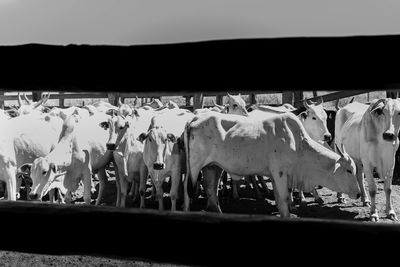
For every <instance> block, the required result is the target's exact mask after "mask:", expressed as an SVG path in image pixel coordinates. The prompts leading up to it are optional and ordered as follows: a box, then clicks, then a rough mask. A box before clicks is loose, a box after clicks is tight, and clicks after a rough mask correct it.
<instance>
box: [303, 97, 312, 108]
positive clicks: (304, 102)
mask: <svg viewBox="0 0 400 267" xmlns="http://www.w3.org/2000/svg"><path fill="white" fill-rule="evenodd" d="M303 106H304V107H305V108H306V109H309V108H310V106H309V105H308V103H307V99H304V100H303Z"/></svg>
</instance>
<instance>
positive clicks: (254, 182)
mask: <svg viewBox="0 0 400 267" xmlns="http://www.w3.org/2000/svg"><path fill="white" fill-rule="evenodd" d="M248 178H250V181H251V183H252V184H253V187H254V191H255V192H256V199H257V200H258V201H264V200H265V199H264V197H263V195H262V194H261V192H260V189H259V188H258V183H257V181H256V176H255V175H250V176H248Z"/></svg>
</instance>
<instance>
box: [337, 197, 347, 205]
mask: <svg viewBox="0 0 400 267" xmlns="http://www.w3.org/2000/svg"><path fill="white" fill-rule="evenodd" d="M337 202H338V203H341V204H346V199H345V198H344V197H340V198H338V200H337Z"/></svg>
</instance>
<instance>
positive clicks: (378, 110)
mask: <svg viewBox="0 0 400 267" xmlns="http://www.w3.org/2000/svg"><path fill="white" fill-rule="evenodd" d="M375 113H376V114H377V115H382V113H383V110H382V109H380V108H378V109H377V110H376V111H375Z"/></svg>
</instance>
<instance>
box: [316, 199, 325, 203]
mask: <svg viewBox="0 0 400 267" xmlns="http://www.w3.org/2000/svg"><path fill="white" fill-rule="evenodd" d="M315 203H318V204H324V200H323V199H322V198H316V199H315Z"/></svg>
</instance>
